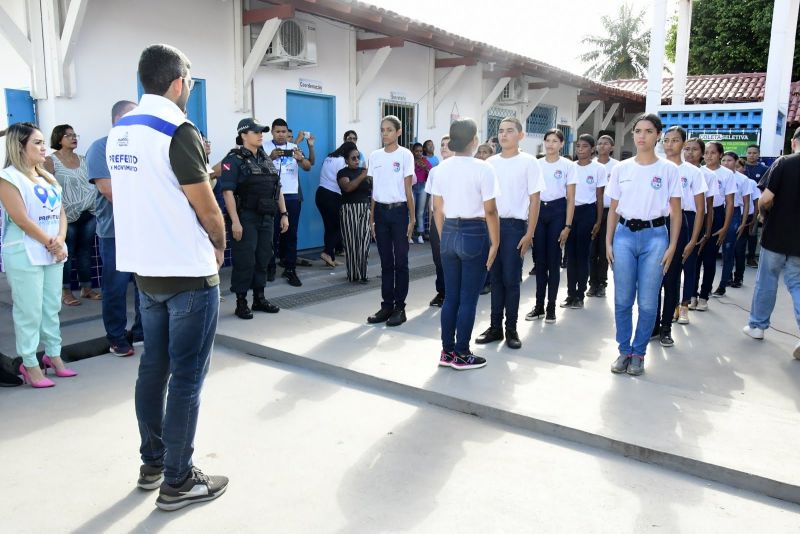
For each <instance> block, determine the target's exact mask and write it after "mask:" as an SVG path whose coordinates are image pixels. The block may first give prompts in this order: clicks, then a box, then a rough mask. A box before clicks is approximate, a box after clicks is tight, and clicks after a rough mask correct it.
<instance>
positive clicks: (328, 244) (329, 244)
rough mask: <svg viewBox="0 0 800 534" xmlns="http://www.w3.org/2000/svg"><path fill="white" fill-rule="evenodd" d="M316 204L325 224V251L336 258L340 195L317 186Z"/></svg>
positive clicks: (339, 238) (338, 235) (338, 239)
mask: <svg viewBox="0 0 800 534" xmlns="http://www.w3.org/2000/svg"><path fill="white" fill-rule="evenodd" d="M315 200H316V204H317V209H318V210H319V214H320V215H321V216H322V224H323V225H324V226H325V251H324V252H325V253H326V254H328V255H329V256H330V257H331V258H333V259H336V247H337V246H338V244H339V243H340V242H341V234H340V233H339V208H341V207H342V195H339V194H337V193H334V192H333V191H329V190H327V189H325V188H324V187H318V188H317V195H316V198H315Z"/></svg>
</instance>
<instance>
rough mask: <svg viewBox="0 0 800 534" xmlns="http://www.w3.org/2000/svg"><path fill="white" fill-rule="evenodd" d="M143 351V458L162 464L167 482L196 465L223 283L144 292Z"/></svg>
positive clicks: (139, 406)
mask: <svg viewBox="0 0 800 534" xmlns="http://www.w3.org/2000/svg"><path fill="white" fill-rule="evenodd" d="M140 297H141V299H142V324H143V325H144V352H143V353H142V356H141V359H140V360H139V378H138V379H137V380H136V395H135V403H136V419H137V421H138V423H139V434H140V436H141V440H142V444H141V447H140V449H139V452H140V453H141V456H142V462H143V463H145V464H148V465H154V466H159V465H163V466H164V477H165V480H166V482H167V483H168V484H173V485H176V484H180V483H181V482H183V480H184V479H185V478H186V476H187V475H188V473H189V469H190V468H191V467H192V453H193V452H194V435H195V430H196V429H197V415H198V411H199V408H200V392H201V390H202V389H203V380H204V379H205V376H206V373H208V367H209V364H210V363H211V351H212V349H213V347H214V333H215V332H216V330H217V315H218V313H219V286H214V287H210V288H206V289H197V290H194V291H184V292H181V293H173V294H166V295H150V294H148V293H145V292H144V291H140Z"/></svg>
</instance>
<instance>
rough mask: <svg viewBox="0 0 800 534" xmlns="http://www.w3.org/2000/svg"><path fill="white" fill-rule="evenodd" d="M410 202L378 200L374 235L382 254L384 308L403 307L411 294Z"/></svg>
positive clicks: (382, 304)
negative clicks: (396, 204)
mask: <svg viewBox="0 0 800 534" xmlns="http://www.w3.org/2000/svg"><path fill="white" fill-rule="evenodd" d="M408 223H409V219H408V206H407V205H406V203H405V202H402V203H400V205H398V206H395V207H391V208H390V207H388V206H387V205H385V204H380V203H375V237H376V238H377V239H376V241H377V242H378V254H379V255H380V257H381V297H382V298H383V301H382V302H381V308H382V309H398V310H403V309H405V307H406V297H407V296H408Z"/></svg>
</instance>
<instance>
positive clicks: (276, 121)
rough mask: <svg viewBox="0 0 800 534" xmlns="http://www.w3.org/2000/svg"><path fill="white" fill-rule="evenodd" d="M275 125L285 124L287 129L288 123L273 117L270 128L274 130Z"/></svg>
mask: <svg viewBox="0 0 800 534" xmlns="http://www.w3.org/2000/svg"><path fill="white" fill-rule="evenodd" d="M276 126H285V127H286V129H287V130H288V129H289V125H288V124H287V123H286V121H285V120H283V119H275V120H274V121H272V129H273V130H274V129H275V127H276Z"/></svg>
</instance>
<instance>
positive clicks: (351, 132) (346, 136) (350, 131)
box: [342, 130, 358, 141]
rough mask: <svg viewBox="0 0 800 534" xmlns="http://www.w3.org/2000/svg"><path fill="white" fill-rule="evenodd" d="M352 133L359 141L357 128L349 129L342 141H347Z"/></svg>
mask: <svg viewBox="0 0 800 534" xmlns="http://www.w3.org/2000/svg"><path fill="white" fill-rule="evenodd" d="M351 134H352V135H355V136H356V141H357V140H358V134H357V133H356V131H355V130H347V131H346V132H345V133H344V135H343V136H342V141H347V138H348V136H350V135H351Z"/></svg>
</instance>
